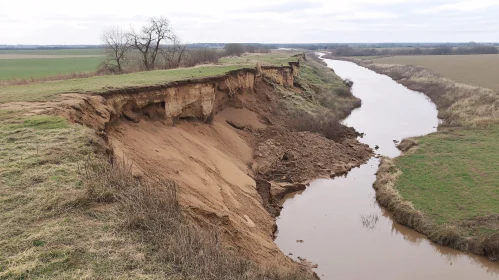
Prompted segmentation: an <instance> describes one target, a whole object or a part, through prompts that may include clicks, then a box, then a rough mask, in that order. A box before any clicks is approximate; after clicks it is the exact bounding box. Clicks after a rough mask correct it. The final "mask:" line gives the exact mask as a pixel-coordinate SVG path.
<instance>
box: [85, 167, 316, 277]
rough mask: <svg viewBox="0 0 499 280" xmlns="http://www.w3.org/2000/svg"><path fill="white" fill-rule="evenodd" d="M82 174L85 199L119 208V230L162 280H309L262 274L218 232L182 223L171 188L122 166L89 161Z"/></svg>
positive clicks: (295, 271)
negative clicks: (141, 248)
mask: <svg viewBox="0 0 499 280" xmlns="http://www.w3.org/2000/svg"><path fill="white" fill-rule="evenodd" d="M84 174H85V182H86V187H87V196H88V198H89V199H90V200H92V201H95V202H99V203H118V205H119V207H117V210H118V213H117V216H118V217H121V219H122V221H121V224H122V228H123V230H125V231H126V232H128V233H129V234H131V235H132V236H133V239H134V240H136V241H137V242H142V243H145V244H147V246H148V248H149V250H150V251H149V252H147V255H148V256H149V257H150V259H151V261H153V262H155V263H156V264H157V265H156V267H157V269H158V271H160V272H161V273H162V274H163V275H164V277H165V278H168V279H213V280H215V279H248V280H249V279H255V280H256V279H313V277H312V275H311V274H310V273H309V272H306V271H305V270H300V269H298V268H296V269H292V270H291V271H285V270H282V269H280V268H276V267H273V268H271V269H268V268H265V267H264V268H261V267H259V266H257V265H256V264H254V263H253V262H252V261H250V260H248V259H246V258H244V256H243V255H242V254H241V252H237V251H232V250H230V249H229V248H230V247H227V246H225V245H224V242H223V241H222V238H221V232H220V231H219V230H218V229H217V228H215V227H210V226H207V227H206V228H201V227H199V226H197V225H195V224H194V223H192V222H191V221H190V220H189V219H187V218H186V217H184V215H183V214H182V210H181V207H180V206H179V204H178V202H177V192H176V190H177V186H176V185H175V183H174V182H171V181H167V180H162V179H155V178H147V179H139V178H136V177H134V176H133V175H132V170H131V166H130V165H128V164H126V163H123V162H121V163H114V164H112V165H110V164H107V163H103V162H91V161H87V162H86V164H85V166H84ZM270 265H272V264H269V266H270Z"/></svg>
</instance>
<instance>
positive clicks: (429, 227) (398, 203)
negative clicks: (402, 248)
mask: <svg viewBox="0 0 499 280" xmlns="http://www.w3.org/2000/svg"><path fill="white" fill-rule="evenodd" d="M325 58H326V59H337V60H343V61H349V62H353V63H355V64H357V65H359V66H361V67H365V68H367V69H370V70H372V71H374V72H376V73H378V74H383V75H387V76H389V77H390V78H392V79H393V80H394V81H396V82H397V83H399V84H402V85H404V86H405V87H407V88H409V89H411V90H415V91H419V92H422V93H423V94H425V95H426V96H428V97H429V98H430V99H431V100H432V102H434V103H435V104H436V106H437V110H438V112H439V118H440V119H442V124H441V126H439V128H438V131H437V132H435V133H444V132H445V131H446V130H447V129H448V127H452V129H457V130H459V129H464V128H462V125H463V123H466V121H467V119H465V117H466V116H462V119H460V118H459V117H461V116H460V115H459V114H455V115H454V114H453V112H452V111H451V110H452V108H450V107H451V106H452V105H453V104H454V103H455V102H458V101H459V98H456V99H455V100H453V101H454V102H452V103H450V102H449V101H448V100H445V99H442V98H439V97H438V96H437V95H435V94H432V93H431V92H429V91H428V90H425V89H427V86H428V85H427V84H425V83H424V82H422V81H421V80H418V79H412V80H411V76H408V75H407V74H414V73H418V72H422V71H426V72H427V73H431V74H432V75H433V76H432V83H433V85H435V84H436V85H438V84H439V83H440V85H442V84H446V83H448V82H449V81H452V80H450V79H447V78H444V77H440V76H437V75H435V74H434V73H433V72H432V71H430V70H428V69H426V68H422V67H417V66H407V65H382V64H375V63H373V62H372V61H371V60H360V59H355V58H345V57H331V56H326V57H325ZM401 67H403V68H404V69H405V70H406V71H403V72H402V73H401V72H400V71H396V68H398V69H400V68H401ZM390 70H391V71H390ZM427 73H425V74H427ZM452 82H454V81H452ZM454 83H455V84H457V83H456V82H454ZM455 84H454V85H455ZM438 88H439V89H440V90H443V91H444V94H449V93H451V92H452V89H453V87H446V86H440V87H438ZM473 88H476V89H481V90H485V91H488V89H482V88H478V87H473ZM442 95H443V94H442ZM446 102H449V103H446ZM449 111H450V112H449ZM463 120H465V121H463ZM422 137H424V136H422ZM409 142H414V140H413V138H407V139H404V140H403V141H402V142H401V144H400V145H399V149H401V150H402V152H403V153H402V154H401V155H400V156H404V155H405V154H407V153H410V152H411V151H412V150H413V149H417V144H416V143H413V144H408V143H409ZM406 144H408V145H406ZM404 146H405V147H404ZM401 175H402V171H401V170H400V169H399V168H397V166H396V165H395V163H394V161H393V159H392V158H389V157H382V158H381V161H380V164H379V169H378V172H377V173H376V181H375V182H374V184H373V188H374V189H375V192H376V200H377V201H378V203H379V204H380V205H382V206H383V207H386V208H387V209H388V210H389V211H390V212H392V214H393V218H394V219H395V221H397V222H398V223H400V224H402V225H404V226H407V227H409V228H412V229H414V230H415V231H417V232H419V233H421V234H423V235H425V236H427V237H428V239H429V240H431V241H433V242H435V243H437V244H439V245H442V246H447V247H450V248H453V249H457V250H460V251H463V252H468V253H472V254H475V255H480V256H485V257H487V258H489V259H490V260H492V261H499V235H498V234H491V235H488V236H472V237H467V236H464V235H463V234H462V233H461V232H460V231H459V229H458V227H457V226H455V225H448V224H446V225H438V224H436V223H435V222H433V221H432V220H431V219H430V218H429V217H427V216H426V215H425V214H424V213H423V212H422V211H419V210H417V209H415V208H414V206H413V204H412V203H411V202H410V201H408V200H406V199H404V198H403V197H402V196H401V195H400V194H399V192H398V191H397V190H396V188H395V184H396V182H397V179H398V178H399V177H400V176H401Z"/></svg>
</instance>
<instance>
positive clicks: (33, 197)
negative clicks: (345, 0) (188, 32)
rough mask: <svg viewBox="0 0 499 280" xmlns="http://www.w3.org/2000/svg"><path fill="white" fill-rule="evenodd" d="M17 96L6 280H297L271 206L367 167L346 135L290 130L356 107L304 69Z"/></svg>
mask: <svg viewBox="0 0 499 280" xmlns="http://www.w3.org/2000/svg"><path fill="white" fill-rule="evenodd" d="M184 72H185V71H184ZM30 90H31V89H30ZM14 91H22V90H21V89H18V88H16V89H12V88H11V89H9V95H8V96H9V98H8V101H13V102H9V103H3V104H1V105H0V107H1V110H2V111H1V112H2V122H1V125H2V128H4V129H3V130H2V131H5V132H3V134H2V135H1V136H2V139H4V141H5V142H4V143H6V144H4V146H3V147H2V149H3V152H6V153H8V154H9V155H10V157H9V160H2V162H1V163H2V166H1V173H2V181H1V182H2V184H1V185H0V186H1V191H2V197H3V198H4V199H3V201H2V207H3V208H2V210H3V214H2V216H1V219H2V223H5V224H8V225H9V226H8V227H6V228H5V229H3V230H2V232H1V234H2V237H3V238H2V240H3V241H2V243H0V246H1V247H2V254H1V255H0V262H1V266H0V276H1V277H3V278H19V277H28V278H29V277H50V278H57V277H59V278H72V277H83V278H107V277H111V276H112V277H120V278H157V277H167V278H171V279H185V278H187V279H202V278H204V279H239V278H245V279H305V278H308V277H311V274H310V273H309V272H306V271H305V270H303V269H301V268H299V267H298V268H297V266H296V264H295V263H293V262H292V261H291V260H290V259H289V258H287V257H285V256H284V255H283V254H282V253H281V252H280V251H279V249H278V248H277V246H276V245H275V244H274V243H273V231H274V229H275V221H274V217H275V215H277V214H278V212H279V210H278V209H279V206H278V200H279V198H280V197H281V196H282V195H283V194H284V193H286V192H290V191H294V190H296V189H299V188H302V187H304V184H303V183H306V182H307V181H308V180H311V179H314V178H316V177H322V176H327V177H329V176H335V175H336V174H340V173H343V172H345V171H346V170H348V169H349V168H351V167H353V166H356V165H360V164H361V163H363V162H364V161H365V160H366V159H367V158H369V157H370V156H371V150H370V149H369V148H368V147H367V146H365V145H363V144H360V143H358V142H357V141H356V139H355V138H356V133H355V132H354V131H352V130H351V129H348V128H344V127H342V126H339V128H338V131H337V133H335V137H334V140H331V139H328V138H326V137H324V136H323V134H322V133H321V131H320V130H314V131H313V132H310V131H306V130H303V129H302V130H301V131H298V129H296V127H295V126H293V125H294V124H296V123H295V122H293V120H295V119H297V117H303V116H309V117H310V118H308V119H313V120H319V119H320V118H318V116H325V114H326V113H327V114H329V115H328V116H329V117H330V118H336V119H337V118H341V117H344V116H345V114H347V113H348V112H349V111H351V110H352V109H353V108H355V107H356V106H358V105H359V100H357V99H356V98H355V97H353V96H352V95H351V94H350V93H349V90H348V87H346V86H345V85H344V84H343V82H342V81H341V79H339V78H338V77H337V76H336V75H334V73H333V72H332V71H330V70H329V69H327V68H325V67H323V66H321V65H320V64H319V63H317V62H314V61H310V60H308V61H307V62H305V61H302V63H301V67H298V64H293V63H292V64H291V65H290V66H285V67H277V66H262V67H256V69H247V68H244V69H241V70H236V71H232V72H228V73H226V74H224V75H220V76H216V77H208V78H194V79H189V80H185V81H181V82H173V83H168V84H161V85H154V86H147V87H134V88H127V89H126V90H120V89H113V90H110V91H109V90H108V91H106V92H103V93H99V94H74V93H73V94H68V93H67V92H50V94H49V95H44V94H42V95H43V100H42V99H39V98H36V97H31V96H28V95H22V98H21V99H20V100H23V101H22V102H18V101H16V100H15V98H14V96H15V95H12V94H10V93H12V92H14ZM0 95H1V94H0ZM27 96H28V97H27ZM48 96H55V97H53V98H52V97H51V98H49V97H48ZM13 98H14V99H13ZM45 98H49V99H47V100H45ZM26 100H29V102H26ZM35 101H37V102H35ZM47 114H52V115H54V114H55V115H60V116H63V117H64V118H65V119H63V118H60V117H58V116H51V115H47ZM66 119H67V120H70V121H71V122H73V123H80V124H84V125H85V126H88V127H90V128H92V129H89V128H87V127H85V126H81V125H77V124H72V123H68V122H67V121H66ZM96 132H98V134H96ZM97 135H99V137H97ZM324 135H325V134H324ZM102 139H103V140H106V143H103V141H102ZM103 147H104V149H102V148H103ZM106 147H109V148H107V149H106ZM318 147H321V148H322V149H323V151H322V152H317V151H318ZM255 151H257V152H255ZM106 154H108V155H112V159H113V160H112V161H111V163H109V162H108V161H107V160H106ZM123 162H125V163H124V164H123ZM297 166H303V168H297ZM20 173H21V174H23V176H21V177H16V176H17V175H16V174H20ZM147 182H153V183H147ZM154 182H156V183H154ZM158 182H162V183H158ZM170 182H175V187H172V186H173V185H172V183H170ZM172 193H173V194H172ZM177 201H178V204H179V206H178V209H179V210H176V209H177V207H176V206H175V205H176V203H177ZM33 209H37V210H36V211H33ZM164 213H169V214H168V215H164ZM166 229H168V230H166ZM21 232H22V234H21V235H19V233H21ZM187 251H188V252H189V254H183V253H182V254H181V253H180V252H187ZM206 252H209V253H206ZM213 256H215V257H213ZM254 264H258V266H255V265H254ZM266 267H267V268H271V269H270V270H268V269H266ZM276 267H277V268H279V269H276Z"/></svg>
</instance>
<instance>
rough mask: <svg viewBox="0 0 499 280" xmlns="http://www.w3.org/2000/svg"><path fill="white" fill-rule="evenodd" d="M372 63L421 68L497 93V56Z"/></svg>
mask: <svg viewBox="0 0 499 280" xmlns="http://www.w3.org/2000/svg"><path fill="white" fill-rule="evenodd" d="M373 62H374V63H381V64H402V65H417V66H422V67H424V68H427V69H429V70H431V71H433V72H435V73H436V74H438V75H441V76H444V77H447V78H450V79H452V80H454V81H456V82H459V83H463V84H470V85H474V86H479V87H485V88H490V89H493V90H497V91H499V79H497V73H498V72H499V54H480V55H423V56H421V55H419V56H416V55H413V56H390V57H382V58H376V59H374V60H373Z"/></svg>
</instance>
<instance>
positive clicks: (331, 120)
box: [288, 113, 347, 141]
mask: <svg viewBox="0 0 499 280" xmlns="http://www.w3.org/2000/svg"><path fill="white" fill-rule="evenodd" d="M288 125H289V126H290V127H291V128H292V129H294V130H296V131H309V132H314V133H318V134H321V135H323V136H324V137H326V138H328V139H330V140H333V141H339V140H340V139H341V138H343V137H344V136H345V133H346V130H347V128H346V127H345V126H344V125H342V124H341V123H340V122H339V121H338V119H337V118H336V117H335V116H334V115H333V114H332V113H322V114H319V115H312V114H308V113H302V114H301V115H299V116H298V117H296V118H293V119H291V120H290V121H289V124H288Z"/></svg>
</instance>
